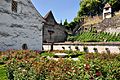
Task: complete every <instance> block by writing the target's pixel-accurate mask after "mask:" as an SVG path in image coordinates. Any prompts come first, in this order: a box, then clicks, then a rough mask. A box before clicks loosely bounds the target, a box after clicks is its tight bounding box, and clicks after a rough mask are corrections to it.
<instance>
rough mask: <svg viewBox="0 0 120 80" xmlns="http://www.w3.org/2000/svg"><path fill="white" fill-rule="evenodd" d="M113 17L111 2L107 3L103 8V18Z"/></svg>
mask: <svg viewBox="0 0 120 80" xmlns="http://www.w3.org/2000/svg"><path fill="white" fill-rule="evenodd" d="M111 17H112V8H111V6H110V4H109V3H107V4H105V7H104V9H103V19H106V18H111Z"/></svg>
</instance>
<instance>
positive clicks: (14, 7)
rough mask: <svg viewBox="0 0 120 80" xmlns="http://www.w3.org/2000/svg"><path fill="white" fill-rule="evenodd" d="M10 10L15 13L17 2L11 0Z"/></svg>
mask: <svg viewBox="0 0 120 80" xmlns="http://www.w3.org/2000/svg"><path fill="white" fill-rule="evenodd" d="M11 8H12V11H13V12H16V13H17V2H16V1H14V0H12V7H11Z"/></svg>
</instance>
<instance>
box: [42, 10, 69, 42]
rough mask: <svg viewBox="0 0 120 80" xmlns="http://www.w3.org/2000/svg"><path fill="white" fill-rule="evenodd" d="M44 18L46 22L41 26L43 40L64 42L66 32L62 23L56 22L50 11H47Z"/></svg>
mask: <svg viewBox="0 0 120 80" xmlns="http://www.w3.org/2000/svg"><path fill="white" fill-rule="evenodd" d="M44 19H45V21H46V23H45V24H44V27H43V41H44V42H45V43H46V42H64V41H66V39H67V32H66V29H65V27H64V26H63V25H60V24H58V23H57V22H56V20H55V18H54V16H53V13H52V11H49V12H48V13H47V14H46V15H45V16H44Z"/></svg>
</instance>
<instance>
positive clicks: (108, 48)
mask: <svg viewBox="0 0 120 80" xmlns="http://www.w3.org/2000/svg"><path fill="white" fill-rule="evenodd" d="M63 47H64V49H65V50H79V51H85V50H84V48H85V47H87V51H88V52H93V53H94V52H98V53H120V42H95V43H94V42H93V43H92V42H91V43H54V45H53V50H64V49H63ZM77 47H78V49H76V48H77ZM43 48H44V50H50V49H51V45H50V43H44V44H43Z"/></svg>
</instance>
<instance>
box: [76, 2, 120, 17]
mask: <svg viewBox="0 0 120 80" xmlns="http://www.w3.org/2000/svg"><path fill="white" fill-rule="evenodd" d="M106 3H109V4H110V5H111V6H112V10H113V11H118V10H120V7H119V5H120V2H119V0H81V1H80V10H79V11H78V16H79V17H80V16H85V15H86V16H94V15H97V14H101V13H102V11H103V7H104V5H105V4H106Z"/></svg>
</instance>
